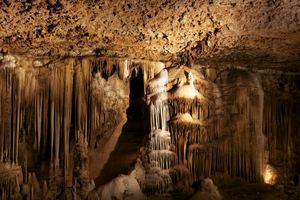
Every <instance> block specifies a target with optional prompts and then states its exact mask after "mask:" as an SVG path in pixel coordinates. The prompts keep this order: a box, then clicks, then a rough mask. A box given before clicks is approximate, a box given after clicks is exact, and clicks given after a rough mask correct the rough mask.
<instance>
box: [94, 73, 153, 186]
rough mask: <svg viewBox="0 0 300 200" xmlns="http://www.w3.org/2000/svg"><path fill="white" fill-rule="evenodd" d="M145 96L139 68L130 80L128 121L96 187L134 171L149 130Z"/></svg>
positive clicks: (98, 178) (97, 179)
mask: <svg viewBox="0 0 300 200" xmlns="http://www.w3.org/2000/svg"><path fill="white" fill-rule="evenodd" d="M143 96H144V84H143V71H142V69H141V68H139V69H138V70H133V72H132V75H131V78H130V96H129V108H128V109H127V121H126V123H125V125H124V126H123V128H122V132H121V135H120V137H119V139H118V142H117V145H116V147H115V149H114V151H113V152H112V153H111V154H110V157H109V159H108V161H107V163H106V164H105V165H104V168H103V170H102V171H101V174H100V176H99V177H97V178H96V179H95V184H96V186H99V185H103V184H105V183H108V182H109V181H111V180H112V179H114V178H115V177H117V176H118V175H120V174H129V173H130V172H131V171H132V170H133V168H134V165H135V162H136V159H137V157H138V154H139V149H140V147H141V146H143V142H144V139H145V136H146V134H147V133H148V129H149V124H147V123H148V122H149V120H148V119H147V116H148V115H147V114H146V113H145V111H146V106H145V103H144V101H143Z"/></svg>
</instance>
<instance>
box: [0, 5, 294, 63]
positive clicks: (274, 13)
mask: <svg viewBox="0 0 300 200" xmlns="http://www.w3.org/2000/svg"><path fill="white" fill-rule="evenodd" d="M299 6H300V3H299V1H298V0H258V1H252V0H244V1H239V0H230V1H227V0H200V1H196V0H187V1H181V0H174V1H171V0H164V1H158V0H150V1H148V0H142V1H136V0H128V1H118V0H113V1H108V0H83V1H79V0H72V1H66V0H47V1H46V0H40V1H32V0H29V1H25V0H22V1H12V0H6V1H2V2H1V3H0V30H1V32H0V46H1V47H2V48H3V49H4V51H7V50H8V51H10V52H13V53H22V54H23V53H26V54H30V55H33V56H53V55H56V56H62V55H63V56H64V55H71V56H76V55H86V54H88V55H90V54H96V55H106V56H118V57H131V58H147V59H155V60H165V61H166V60H171V59H174V58H176V57H179V58H181V57H182V56H186V55H191V57H193V58H194V60H198V61H202V62H203V61H206V60H210V61H211V60H222V61H231V62H232V61H238V62H241V63H244V64H247V63H248V62H249V61H254V60H256V61H260V62H261V61H266V60H267V61H276V62H277V63H278V62H283V63H284V65H288V66H294V65H295V62H296V61H297V60H299V53H300V37H299V32H300V20H299V18H300V13H299ZM187 57H188V56H187ZM186 62H188V61H186Z"/></svg>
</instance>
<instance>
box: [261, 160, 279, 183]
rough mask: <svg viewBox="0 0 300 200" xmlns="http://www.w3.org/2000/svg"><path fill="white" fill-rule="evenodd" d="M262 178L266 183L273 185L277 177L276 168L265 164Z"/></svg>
mask: <svg viewBox="0 0 300 200" xmlns="http://www.w3.org/2000/svg"><path fill="white" fill-rule="evenodd" d="M263 178H264V182H265V183H266V184H269V185H274V184H275V183H276V179H277V173H276V170H275V169H274V168H273V167H272V166H271V165H269V164H267V165H266V168H265V171H264V174H263Z"/></svg>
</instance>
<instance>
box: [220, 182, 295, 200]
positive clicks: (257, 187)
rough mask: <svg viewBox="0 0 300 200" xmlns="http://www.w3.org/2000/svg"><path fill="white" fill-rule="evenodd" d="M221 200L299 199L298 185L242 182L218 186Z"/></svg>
mask: <svg viewBox="0 0 300 200" xmlns="http://www.w3.org/2000/svg"><path fill="white" fill-rule="evenodd" d="M219 191H220V193H221V195H222V197H223V198H222V199H223V200H300V187H299V186H298V187H293V186H288V187H284V186H283V185H282V186H281V185H278V186H269V185H265V184H257V183H252V184H242V185H237V186H232V187H225V188H219Z"/></svg>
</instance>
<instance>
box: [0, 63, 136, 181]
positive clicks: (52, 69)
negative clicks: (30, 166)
mask: <svg viewBox="0 0 300 200" xmlns="http://www.w3.org/2000/svg"><path fill="white" fill-rule="evenodd" d="M129 65H130V63H129V62H128V61H127V60H118V59H103V58H94V57H90V58H83V59H76V58H68V59H63V60H60V61H59V62H56V61H55V62H53V63H50V64H48V65H47V66H44V67H39V68H30V67H28V68H25V67H24V68H23V67H19V66H17V67H15V68H0V162H1V163H4V162H6V163H13V164H20V165H21V166H22V167H24V168H26V169H27V162H23V161H22V163H19V162H18V157H19V156H20V153H19V152H20V151H19V146H20V144H21V143H22V145H23V146H26V144H29V145H27V148H30V149H29V151H31V152H32V151H34V152H36V154H35V155H40V156H41V157H42V158H44V159H49V160H46V161H47V162H48V161H50V167H49V168H50V171H52V172H50V174H57V173H59V174H60V175H61V176H62V177H64V179H65V180H64V181H63V182H64V184H66V182H67V180H68V179H69V177H72V176H73V175H72V174H71V173H72V170H70V167H69V160H70V156H69V155H70V150H71V147H70V144H71V141H74V142H76V139H78V137H79V135H83V143H84V144H86V145H88V144H89V143H90V141H91V138H92V137H93V134H94V133H95V130H97V129H98V127H99V126H100V125H101V124H102V123H101V122H103V123H104V122H105V120H109V119H105V117H102V116H101V115H100V113H101V109H102V108H101V102H100V103H99V99H96V98H95V97H94V96H93V95H91V94H92V81H93V79H94V78H95V76H97V75H99V74H100V76H101V78H103V79H107V78H109V76H112V75H113V74H116V75H117V76H118V77H119V78H120V79H121V80H125V79H127V78H128V76H129V74H130V70H129V67H130V66H129ZM24 150H25V151H24V152H23V153H24V154H26V152H27V151H26V149H24ZM48 153H49V156H48ZM23 157H27V156H26V155H23ZM25 160H26V159H25ZM56 172H57V173H56ZM61 172H62V173H61ZM25 177H27V175H26V174H25ZM71 179H72V178H71Z"/></svg>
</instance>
